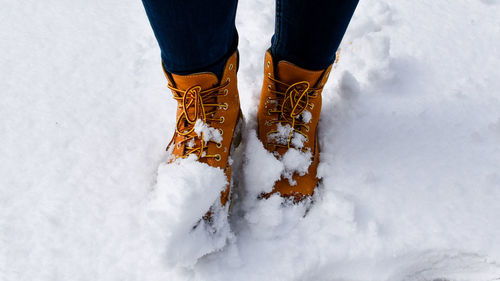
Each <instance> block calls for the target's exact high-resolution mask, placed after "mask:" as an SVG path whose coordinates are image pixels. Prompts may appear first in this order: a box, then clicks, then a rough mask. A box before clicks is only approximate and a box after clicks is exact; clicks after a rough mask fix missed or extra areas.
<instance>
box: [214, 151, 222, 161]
mask: <svg viewBox="0 0 500 281" xmlns="http://www.w3.org/2000/svg"><path fill="white" fill-rule="evenodd" d="M221 159H222V157H221V156H220V154H218V153H217V154H215V161H217V162H219V161H220V160H221Z"/></svg>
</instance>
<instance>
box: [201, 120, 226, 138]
mask: <svg viewBox="0 0 500 281" xmlns="http://www.w3.org/2000/svg"><path fill="white" fill-rule="evenodd" d="M194 132H195V133H196V135H198V137H201V136H202V135H203V141H204V142H208V141H213V142H216V143H220V142H222V135H221V133H220V131H219V130H217V129H216V128H212V127H210V125H208V124H207V123H204V122H203V121H202V120H201V119H198V120H196V123H195V124H194Z"/></svg>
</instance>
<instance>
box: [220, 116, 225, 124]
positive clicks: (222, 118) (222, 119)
mask: <svg viewBox="0 0 500 281" xmlns="http://www.w3.org/2000/svg"><path fill="white" fill-rule="evenodd" d="M224 120H225V118H224V116H221V117H220V121H219V123H221V124H222V123H224Z"/></svg>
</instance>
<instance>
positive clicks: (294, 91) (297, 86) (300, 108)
mask: <svg viewBox="0 0 500 281" xmlns="http://www.w3.org/2000/svg"><path fill="white" fill-rule="evenodd" d="M267 78H268V79H269V80H271V81H272V82H274V83H275V84H276V86H277V87H276V88H277V89H286V90H285V91H279V90H272V89H271V87H270V86H268V90H269V91H270V92H271V93H272V94H274V95H273V97H268V101H269V103H274V104H275V105H276V107H275V108H274V109H268V111H267V113H268V115H273V114H275V115H277V118H276V119H273V120H269V121H267V124H266V125H268V126H271V125H272V124H276V123H280V124H281V125H282V126H283V125H286V124H288V125H290V128H291V130H290V131H289V134H288V137H287V141H286V145H284V144H281V143H271V142H268V144H273V145H275V146H281V147H286V148H290V146H291V144H292V139H293V136H294V134H295V133H298V134H301V135H302V136H303V137H304V139H305V141H306V142H307V141H308V138H307V135H306V133H305V132H303V131H302V130H305V131H306V132H308V131H309V125H307V123H309V122H305V121H304V118H303V116H302V113H304V111H305V110H306V109H308V108H309V109H313V108H314V104H313V103H311V101H312V100H313V99H314V98H316V97H317V96H318V95H319V93H320V92H321V89H322V87H320V88H313V87H311V86H310V84H309V82H307V81H300V82H297V83H294V84H291V85H290V84H287V83H284V82H282V81H279V80H278V79H275V78H273V77H271V76H267ZM276 133H279V132H278V130H272V131H269V132H268V133H267V137H268V139H269V135H271V134H276Z"/></svg>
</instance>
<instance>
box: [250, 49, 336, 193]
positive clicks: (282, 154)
mask: <svg viewBox="0 0 500 281" xmlns="http://www.w3.org/2000/svg"><path fill="white" fill-rule="evenodd" d="M264 68H265V71H264V83H263V86H262V91H261V96H260V105H259V110H258V114H257V120H258V137H259V139H260V141H261V142H262V143H263V144H264V146H265V148H266V149H267V150H268V151H269V152H271V153H273V154H274V155H275V156H276V157H277V158H278V159H280V160H281V161H282V162H283V163H284V164H285V172H284V175H283V174H282V176H281V178H280V180H278V181H277V182H276V183H275V184H274V187H273V190H272V192H270V193H267V194H263V197H265V198H268V197H269V196H271V195H272V194H274V193H279V194H280V195H281V196H283V197H287V198H292V199H294V201H295V202H298V201H300V200H302V199H304V198H306V197H307V196H311V195H312V194H313V193H314V189H315V187H316V186H317V184H318V181H319V180H318V178H317V177H316V171H317V168H318V164H319V146H318V138H317V135H318V132H317V130H316V128H317V125H318V120H319V115H320V112H321V92H322V90H323V86H324V85H325V83H326V81H327V79H328V75H329V74H330V70H331V69H332V66H329V67H328V68H326V69H324V70H319V71H311V70H306V69H303V68H300V67H298V66H296V65H294V64H292V63H290V62H287V61H280V62H278V63H277V64H276V65H275V63H274V62H273V58H272V56H271V54H270V52H269V51H267V52H266V56H265V66H264ZM299 162H300V163H299ZM287 166H288V167H287Z"/></svg>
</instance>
